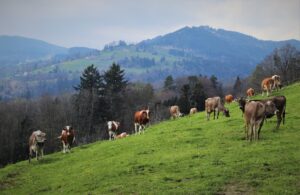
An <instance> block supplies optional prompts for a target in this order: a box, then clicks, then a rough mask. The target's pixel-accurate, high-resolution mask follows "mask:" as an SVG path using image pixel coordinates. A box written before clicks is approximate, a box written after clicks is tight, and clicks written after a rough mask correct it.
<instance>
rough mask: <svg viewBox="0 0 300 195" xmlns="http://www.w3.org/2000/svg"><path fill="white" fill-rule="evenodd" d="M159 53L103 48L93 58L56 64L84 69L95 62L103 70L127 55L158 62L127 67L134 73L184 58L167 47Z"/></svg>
mask: <svg viewBox="0 0 300 195" xmlns="http://www.w3.org/2000/svg"><path fill="white" fill-rule="evenodd" d="M156 51H157V54H153V53H151V52H147V51H145V52H144V51H136V48H135V47H128V48H119V49H114V50H113V51H106V50H103V51H101V53H100V54H99V55H98V56H94V57H92V58H81V59H76V60H71V61H65V62H62V63H59V64H54V65H56V66H58V67H59V68H60V70H64V71H80V72H81V71H83V70H84V68H86V67H87V66H89V65H91V64H94V65H95V66H97V67H98V68H100V69H101V70H104V69H107V68H108V67H109V66H110V65H111V64H112V63H113V62H117V61H119V60H121V59H124V58H125V57H128V58H130V57H137V56H139V57H140V58H149V59H152V58H153V59H154V60H155V61H156V62H157V65H156V66H153V67H151V68H148V69H147V68H137V67H127V68H125V69H126V72H127V73H134V74H141V73H145V72H147V71H155V70H161V69H166V68H170V66H173V63H174V62H175V61H178V60H179V59H183V58H182V57H175V56H173V55H170V54H169V53H168V52H167V51H168V50H166V49H160V48H157V49H156ZM161 57H165V59H166V61H165V62H164V63H162V64H161V63H159V61H160V59H161ZM53 69H54V66H53V65H48V66H46V67H42V68H39V69H36V70H34V71H32V73H35V74H38V73H48V72H50V71H51V70H53Z"/></svg>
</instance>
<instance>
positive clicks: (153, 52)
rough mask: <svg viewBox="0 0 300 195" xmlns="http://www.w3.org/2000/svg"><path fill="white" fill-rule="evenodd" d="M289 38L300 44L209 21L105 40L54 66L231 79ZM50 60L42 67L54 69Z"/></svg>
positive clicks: (135, 76) (146, 76) (151, 77)
mask: <svg viewBox="0 0 300 195" xmlns="http://www.w3.org/2000/svg"><path fill="white" fill-rule="evenodd" d="M286 44H291V45H293V46H295V47H296V48H298V49H300V41H298V40H286V41H264V40H259V39H257V38H255V37H251V36H249V35H245V34H242V33H239V32H234V31H228V30H223V29H214V28H211V27H207V26H200V27H184V28H182V29H179V30H177V31H175V32H172V33H168V34H166V35H163V36H158V37H156V38H153V39H149V40H145V41H141V42H140V43H137V44H129V45H128V44H126V43H125V42H124V41H120V42H118V44H116V43H114V44H112V45H107V46H106V47H105V48H104V49H103V50H101V51H100V53H99V55H95V56H93V57H90V58H81V59H76V60H68V61H65V62H61V63H57V64H56V65H55V66H58V67H60V69H61V70H67V71H72V72H76V71H79V72H80V71H82V70H83V69H84V67H86V66H87V65H90V64H95V65H96V66H98V68H99V69H101V70H104V69H105V68H106V67H107V66H109V65H110V64H112V63H113V62H117V63H119V64H120V65H121V66H122V67H123V68H125V70H126V72H127V73H128V75H127V77H128V78H129V79H130V80H140V81H141V80H143V81H146V82H151V83H153V82H155V81H162V80H163V79H164V78H165V77H166V76H168V75H173V76H174V77H178V76H187V75H192V74H194V75H195V74H196V75H199V74H202V75H212V74H214V75H216V76H217V77H218V78H219V79H220V80H223V81H224V80H225V81H230V80H233V78H235V77H236V76H237V75H240V76H242V77H245V76H248V75H249V74H250V73H251V71H252V70H253V69H254V68H255V66H256V65H257V64H258V63H259V62H261V61H262V60H263V59H264V57H266V55H269V54H270V53H271V52H272V51H273V50H274V49H275V48H279V47H281V46H283V45H286ZM52 65H53V64H51V65H50V64H49V67H47V68H45V67H43V68H42V69H40V70H39V71H40V72H48V71H51V70H50V69H51V68H50V67H51V66H52ZM52 68H53V66H52ZM228 70H230V71H228ZM225 72H226V74H224V73H225Z"/></svg>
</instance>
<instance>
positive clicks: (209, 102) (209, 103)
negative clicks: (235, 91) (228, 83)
mask: <svg viewBox="0 0 300 195" xmlns="http://www.w3.org/2000/svg"><path fill="white" fill-rule="evenodd" d="M205 111H206V117H207V120H209V118H210V114H211V113H212V112H214V119H215V116H216V112H217V119H218V118H219V111H222V112H223V114H224V115H225V116H226V117H230V115H229V110H228V109H227V108H225V107H224V105H223V104H222V103H221V98H220V97H218V96H216V97H212V98H207V99H206V100H205Z"/></svg>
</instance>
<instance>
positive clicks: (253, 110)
mask: <svg viewBox="0 0 300 195" xmlns="http://www.w3.org/2000/svg"><path fill="white" fill-rule="evenodd" d="M277 112H278V109H277V108H276V106H275V104H274V103H273V102H272V101H271V100H268V101H266V102H265V103H263V102H261V101H249V102H247V103H246V105H245V113H244V119H245V133H246V139H248V140H250V141H252V140H258V139H259V134H260V130H261V128H262V126H263V124H264V120H265V118H266V115H267V114H268V113H273V114H276V113H277Z"/></svg>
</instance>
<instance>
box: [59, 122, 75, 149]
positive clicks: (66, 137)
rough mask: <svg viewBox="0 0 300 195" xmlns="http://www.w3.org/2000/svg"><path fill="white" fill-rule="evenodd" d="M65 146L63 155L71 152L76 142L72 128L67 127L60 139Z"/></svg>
mask: <svg viewBox="0 0 300 195" xmlns="http://www.w3.org/2000/svg"><path fill="white" fill-rule="evenodd" d="M59 138H60V139H61V142H62V144H63V151H62V152H63V153H66V152H70V151H71V147H72V145H73V144H74V142H75V133H74V129H73V127H72V126H65V127H64V128H63V129H62V131H61V136H60V137H59Z"/></svg>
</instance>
